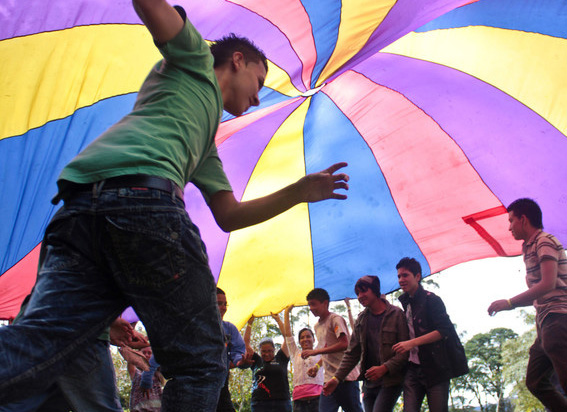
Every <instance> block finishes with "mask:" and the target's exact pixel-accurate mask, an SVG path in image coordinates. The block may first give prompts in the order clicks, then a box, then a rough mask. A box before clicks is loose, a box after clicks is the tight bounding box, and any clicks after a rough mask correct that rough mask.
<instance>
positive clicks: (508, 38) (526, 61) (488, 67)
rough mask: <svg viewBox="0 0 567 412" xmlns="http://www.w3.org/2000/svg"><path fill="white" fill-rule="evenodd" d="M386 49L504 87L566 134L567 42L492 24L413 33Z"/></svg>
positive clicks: (508, 92)
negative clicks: (566, 69)
mask: <svg viewBox="0 0 567 412" xmlns="http://www.w3.org/2000/svg"><path fill="white" fill-rule="evenodd" d="M383 52H388V53H394V54H399V55H404V56H409V57H414V58H418V59H421V60H426V61H431V62H434V63H438V64H442V65H445V66H448V67H452V68H455V69H457V70H460V71H462V72H464V73H468V74H470V75H471V76H474V77H477V78H479V79H481V80H483V81H485V82H487V83H489V84H491V85H493V86H495V87H497V88H498V89H500V90H502V91H504V92H505V93H507V94H509V95H510V96H512V97H514V98H515V99H517V100H519V101H520V102H522V103H523V104H525V105H526V106H528V107H530V108H531V109H532V110H534V111H535V112H536V113H538V114H539V115H541V116H542V117H544V118H545V119H547V121H549V122H550V123H551V124H552V125H553V126H555V127H556V128H557V129H558V130H560V131H561V132H562V133H563V134H567V116H565V107H567V76H566V75H565V67H567V40H565V39H561V38H556V37H550V36H545V35H542V34H537V33H526V32H521V31H513V30H505V29H499V28H492V27H464V28H457V29H449V30H437V31H431V32H425V33H410V34H409V35H407V36H405V37H403V38H401V39H400V40H398V41H396V42H395V43H393V44H392V45H390V46H388V47H386V48H385V49H384V50H383Z"/></svg>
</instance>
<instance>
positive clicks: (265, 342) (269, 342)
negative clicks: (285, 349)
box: [258, 338, 276, 349]
mask: <svg viewBox="0 0 567 412" xmlns="http://www.w3.org/2000/svg"><path fill="white" fill-rule="evenodd" d="M262 345H272V348H274V349H276V345H275V344H274V341H273V340H272V338H264V339H262V340H261V341H260V343H258V348H262Z"/></svg>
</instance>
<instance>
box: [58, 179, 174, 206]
mask: <svg viewBox="0 0 567 412" xmlns="http://www.w3.org/2000/svg"><path fill="white" fill-rule="evenodd" d="M102 182H104V184H102V187H101V188H100V189H101V190H105V189H118V188H123V187H129V188H138V187H139V188H145V189H157V190H162V191H164V192H167V193H173V194H174V195H175V196H177V197H178V198H179V199H181V200H183V190H181V188H180V187H179V186H177V185H176V184H175V183H173V182H172V181H171V180H169V179H165V178H163V177H157V176H149V175H124V176H117V177H111V178H109V179H105V180H104V181H100V182H96V183H74V182H66V184H65V185H64V189H63V192H62V193H60V194H58V195H57V196H56V198H55V199H58V198H60V199H65V198H66V197H67V196H69V195H71V194H73V193H77V192H92V190H93V185H100V184H101V183H102ZM55 199H54V200H55Z"/></svg>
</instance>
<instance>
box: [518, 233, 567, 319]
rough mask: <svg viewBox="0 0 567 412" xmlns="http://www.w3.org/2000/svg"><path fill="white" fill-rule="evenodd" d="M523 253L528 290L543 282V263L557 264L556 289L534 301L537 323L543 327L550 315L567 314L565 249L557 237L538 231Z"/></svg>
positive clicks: (566, 259) (525, 246)
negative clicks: (541, 268)
mask: <svg viewBox="0 0 567 412" xmlns="http://www.w3.org/2000/svg"><path fill="white" fill-rule="evenodd" d="M522 252H523V255H524V263H525V264H526V283H527V284H528V288H531V287H532V286H533V285H535V284H536V283H539V282H540V281H541V270H540V263H541V262H543V261H546V260H554V261H556V262H557V281H556V283H555V288H554V289H553V290H551V291H549V292H548V293H546V294H545V295H543V296H541V297H539V298H538V299H536V300H534V307H535V308H536V322H537V324H538V325H539V326H541V324H542V322H543V320H544V319H545V317H546V316H547V315H548V314H549V313H567V257H566V255H565V249H563V246H562V245H561V243H560V242H559V240H557V238H555V236H553V235H550V234H549V233H545V232H543V231H542V230H538V231H537V232H535V233H534V234H533V235H532V237H531V238H530V239H529V240H528V241H526V242H524V244H523V245H522Z"/></svg>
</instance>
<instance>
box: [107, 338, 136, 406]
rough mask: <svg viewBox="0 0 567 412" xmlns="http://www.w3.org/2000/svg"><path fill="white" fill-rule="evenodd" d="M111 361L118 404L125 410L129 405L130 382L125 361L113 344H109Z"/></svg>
mask: <svg viewBox="0 0 567 412" xmlns="http://www.w3.org/2000/svg"><path fill="white" fill-rule="evenodd" d="M111 353H112V363H114V371H115V372H116V386H117V387H118V395H119V396H120V404H121V405H122V407H123V408H124V410H125V411H126V410H127V409H128V408H129V407H130V389H131V388H132V382H131V381H130V375H129V374H128V367H127V365H128V364H127V362H126V361H125V360H124V358H123V357H122V355H120V353H118V350H117V349H116V347H115V346H111Z"/></svg>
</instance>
